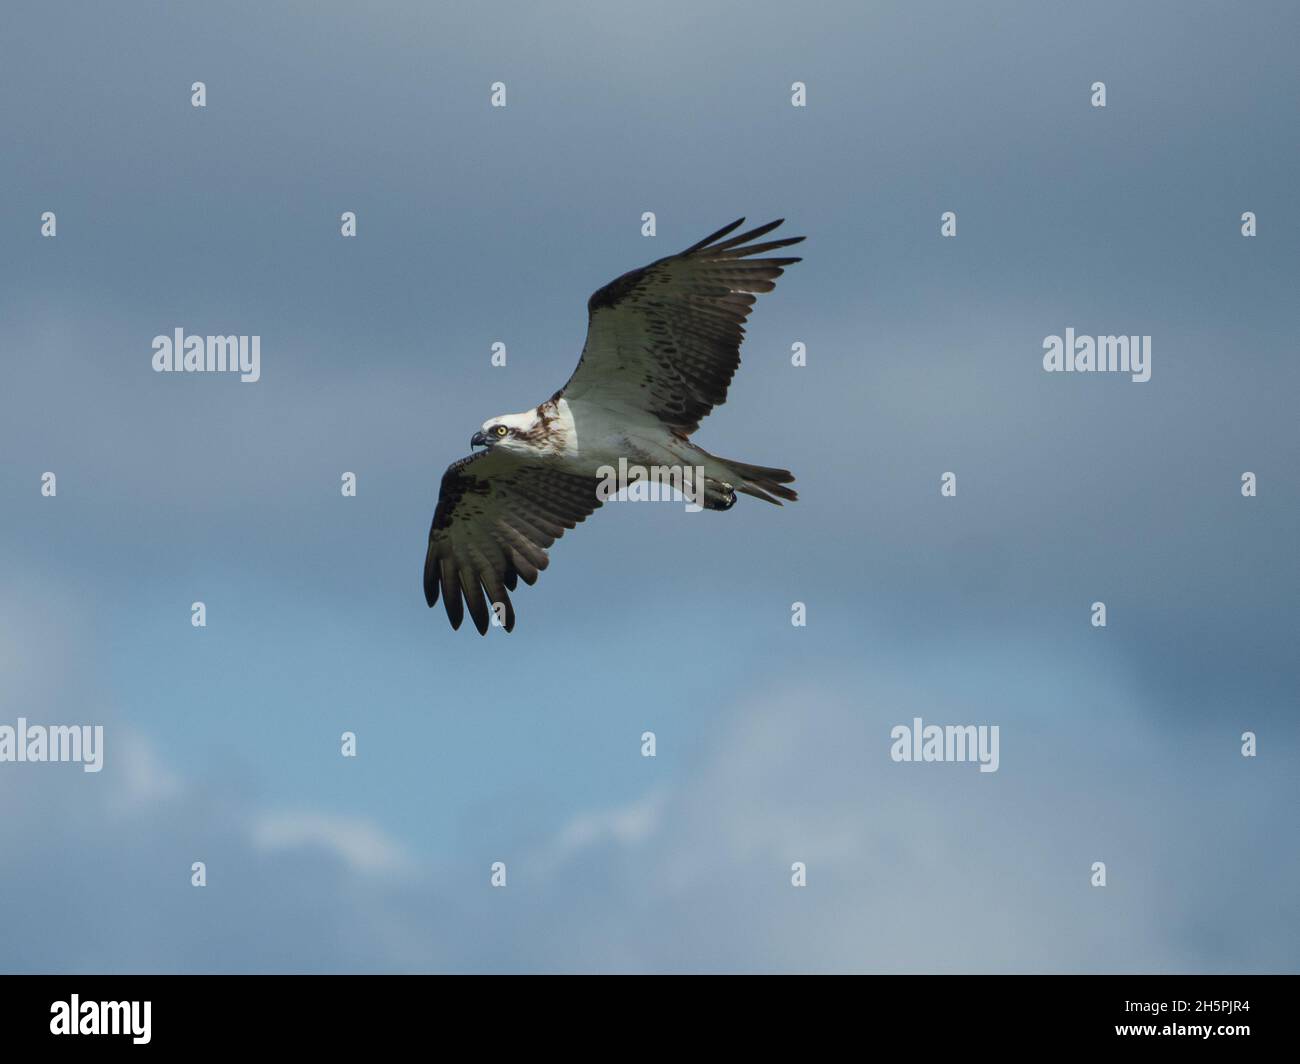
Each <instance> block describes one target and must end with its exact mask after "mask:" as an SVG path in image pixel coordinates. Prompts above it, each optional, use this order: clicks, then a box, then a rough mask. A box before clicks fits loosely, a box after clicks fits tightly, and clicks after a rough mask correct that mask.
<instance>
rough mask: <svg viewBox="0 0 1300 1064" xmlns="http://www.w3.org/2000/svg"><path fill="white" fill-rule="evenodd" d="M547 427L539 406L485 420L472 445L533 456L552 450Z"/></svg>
mask: <svg viewBox="0 0 1300 1064" xmlns="http://www.w3.org/2000/svg"><path fill="white" fill-rule="evenodd" d="M547 430H548V422H547V420H546V419H544V418H543V417H541V416H540V415H539V414H538V412H537V409H536V408H534V409H532V410H525V411H524V412H523V413H522V414H502V415H501V416H500V417H493V418H488V419H487V420H486V421H485V422H483V427H482V428H481V429H479V431H478V432H476V433H474V435H473V436H472V437H470V441H469V445H470V446H471V447H487V448H489V449H491V450H500V451H510V452H512V453H514V454H520V455H527V456H529V457H534V456H536V455H539V454H543V453H545V452H546V451H548V450H550V445H549V441H548V438H547V437H548V431H547Z"/></svg>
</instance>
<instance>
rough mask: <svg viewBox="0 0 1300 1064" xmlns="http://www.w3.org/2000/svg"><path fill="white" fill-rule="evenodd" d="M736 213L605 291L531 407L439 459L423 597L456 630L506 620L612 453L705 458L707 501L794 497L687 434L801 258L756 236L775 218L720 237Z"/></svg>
mask: <svg viewBox="0 0 1300 1064" xmlns="http://www.w3.org/2000/svg"><path fill="white" fill-rule="evenodd" d="M744 221H745V219H743V218H740V219H738V220H737V221H734V222H732V223H731V224H730V225H728V226H724V227H723V228H721V229H719V230H718V231H717V232H716V233H713V234H712V235H710V236H707V237H705V238H704V239H703V240H701V241H700V242H699V243H698V244H694V245H692V246H691V247H689V248H687V249H686V250H685V251H682V252H679V253H678V254H676V255H669V256H668V257H667V258H662V259H659V260H658V261H657V262H652V263H650V265H649V266H643V267H642V268H641V269H639V270H632V271H631V272H630V273H625V274H623V276H622V277H619V278H617V279H615V280H613V281H611V282H610V283H609V284H607V285H605V287H604V288H601V289H599V290H598V291H597V292H596V293H595V294H594V295H593V296H592V297H591V298H590V299H589V300H588V301H587V340H586V343H585V345H584V346H583V349H582V356H581V357H580V358H579V360H578V368H577V369H575V370H574V372H573V376H571V377H570V378H569V382H568V383H567V384H566V385H565V386H564V387H563V388H561V389H560V390H559V391H558V392H556V393H555V394H554V395H553V396H551V397H550V398H549V399H547V400H546V401H545V402H544V403H542V404H540V405H539V406H536V407H533V408H531V409H529V410H525V411H524V412H523V413H520V414H503V415H502V416H500V417H494V418H489V419H488V420H487V421H485V422H483V424H482V426H481V427H480V428H479V431H477V432H475V433H474V435H473V437H472V438H471V439H470V447H471V448H475V447H483V448H484V450H482V451H476V452H474V453H472V454H470V455H469V456H468V457H466V458H462V459H460V460H459V461H458V462H454V463H452V465H451V466H449V467H448V469H447V471H446V473H444V474H443V477H442V486H441V489H440V491H439V494H438V505H437V508H436V509H435V510H434V514H433V525H432V527H431V528H430V529H429V549H428V552H427V553H426V554H425V558H424V597H425V600H426V601H427V602H428V604H429V605H430V606H433V605H434V604H435V603H437V601H438V597H439V595H441V596H442V602H443V605H444V607H446V610H447V617H448V619H449V620H450V621H451V626H452V628H457V629H458V628H459V627H460V625H461V622H462V621H463V620H464V616H465V609H466V608H468V609H469V613H470V617H472V618H473V620H474V626H475V627H476V628H477V629H478V630H479V633H480V634H481V635H486V634H487V630H488V623H489V617H490V615H491V613H492V612H493V611H495V613H496V618H497V621H498V624H500V625H501V626H503V627H504V628H505V630H506V631H507V632H509V631H511V630H513V629H514V626H515V613H514V606H513V604H512V603H511V601H510V596H509V594H508V592H509V591H514V590H515V587H516V585H517V582H518V581H519V580H520V579H522V580H523V581H524V583H526V584H532V583H534V582H535V581H536V580H537V574H538V573H540V572H541V571H542V570H543V569H545V568H546V566H547V565H548V563H549V558H548V556H547V553H546V550H547V548H548V547H550V546H551V544H552V543H554V542H555V541H556V540H557V539H559V538H560V536H562V535H563V534H564V531H565V529H571V528H573V527H574V526H575V525H577V524H578V522H580V521H583V520H585V519H586V518H587V516H588V515H589V514H591V513H592V512H593V511H594V510H595V509H596V508H597V507H598V506H600V505H601V502H602V495H601V493H600V491H599V490H598V489H599V488H600V486H601V484H602V483H605V480H604V477H605V476H607V475H608V474H607V471H608V470H610V469H612V468H614V467H618V466H619V460H620V459H623V460H624V461H625V462H626V463H627V464H628V465H638V466H641V467H643V468H644V467H649V466H659V467H661V468H664V467H674V468H677V469H688V470H694V469H702V470H703V474H704V478H703V485H702V489H701V488H700V487H696V489H695V490H696V491H698V492H699V493H700V495H701V501H702V505H703V507H704V508H705V509H710V510H729V509H731V507H732V506H733V505H735V502H736V492H742V493H744V494H745V495H751V496H754V497H755V498H759V499H763V500H765V501H767V502H770V503H775V504H776V505H777V506H780V505H781V501H780V500H782V499H786V500H794V499H796V498H797V497H798V496H796V494H795V493H794V491H793V490H792V489H791V488H789V487H786V485H787V484H790V483H792V482H793V481H794V476H793V475H792V474H791V473H790V472H789V471H788V470H785V469H772V468H769V467H767V466H758V465H749V464H748V463H746V462H737V461H734V460H733V459H730V458H719V457H718V456H717V455H714V454H710V453H709V452H708V451H706V450H705V449H704V448H703V447H700V446H699V445H698V444H695V443H693V442H691V439H690V436H691V434H692V433H693V432H695V430H696V429H698V428H699V425H700V421H701V420H702V419H703V418H704V417H705V416H707V415H708V413H709V412H710V411H711V410H712V409H713V408H714V407H715V406H719V405H721V404H722V403H724V402H725V401H726V398H727V388H728V386H729V385H730V384H731V378H732V377H733V376H734V375H735V373H736V368H737V367H738V366H739V365H740V344H741V341H742V340H743V339H744V336H745V320H746V319H747V318H748V317H749V311H750V308H751V307H752V306H753V305H754V297H755V294H756V293H758V292H770V291H771V290H772V289H773V288H774V287H775V283H776V279H777V278H778V277H780V276H781V274H782V273H783V272H784V271H785V267H786V266H789V265H790V264H791V263H795V262H799V261H800V260H799V259H798V258H782V257H777V258H770V257H766V256H767V254H768V253H769V252H772V251H776V250H778V249H779V248H785V247H789V246H790V245H791V244H797V243H799V241H801V240H803V239H804V238H803V237H801V236H795V237H787V238H785V239H781V240H768V241H762V242H757V243H756V242H755V241H759V238H760V237H763V236H766V235H767V234H768V233H770V232H771V231H772V230H773V229H775V228H776V227H777V226H779V225H780V224H781V222H782V221H784V219H778V220H777V221H775V222H769V223H768V224H767V225H762V226H759V227H758V228H757V229H751V230H749V232H747V233H742V234H740V235H739V236H730V234H731V233H732V232H733V231H734V230H736V229H738V228H740V226H741V225H742V224H744ZM756 255H757V256H764V257H762V258H754V257H753V256H756Z"/></svg>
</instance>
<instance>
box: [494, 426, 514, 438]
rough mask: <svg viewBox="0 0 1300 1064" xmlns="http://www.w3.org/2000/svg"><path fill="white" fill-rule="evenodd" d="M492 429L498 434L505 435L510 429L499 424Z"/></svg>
mask: <svg viewBox="0 0 1300 1064" xmlns="http://www.w3.org/2000/svg"><path fill="white" fill-rule="evenodd" d="M492 431H493V432H495V433H496V434H497V435H498V436H504V435H505V434H506V433H507V432H509V431H510V430H509V429H508V428H506V427H505V426H504V425H498V426H497V427H496V428H494V429H493V430H492Z"/></svg>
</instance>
